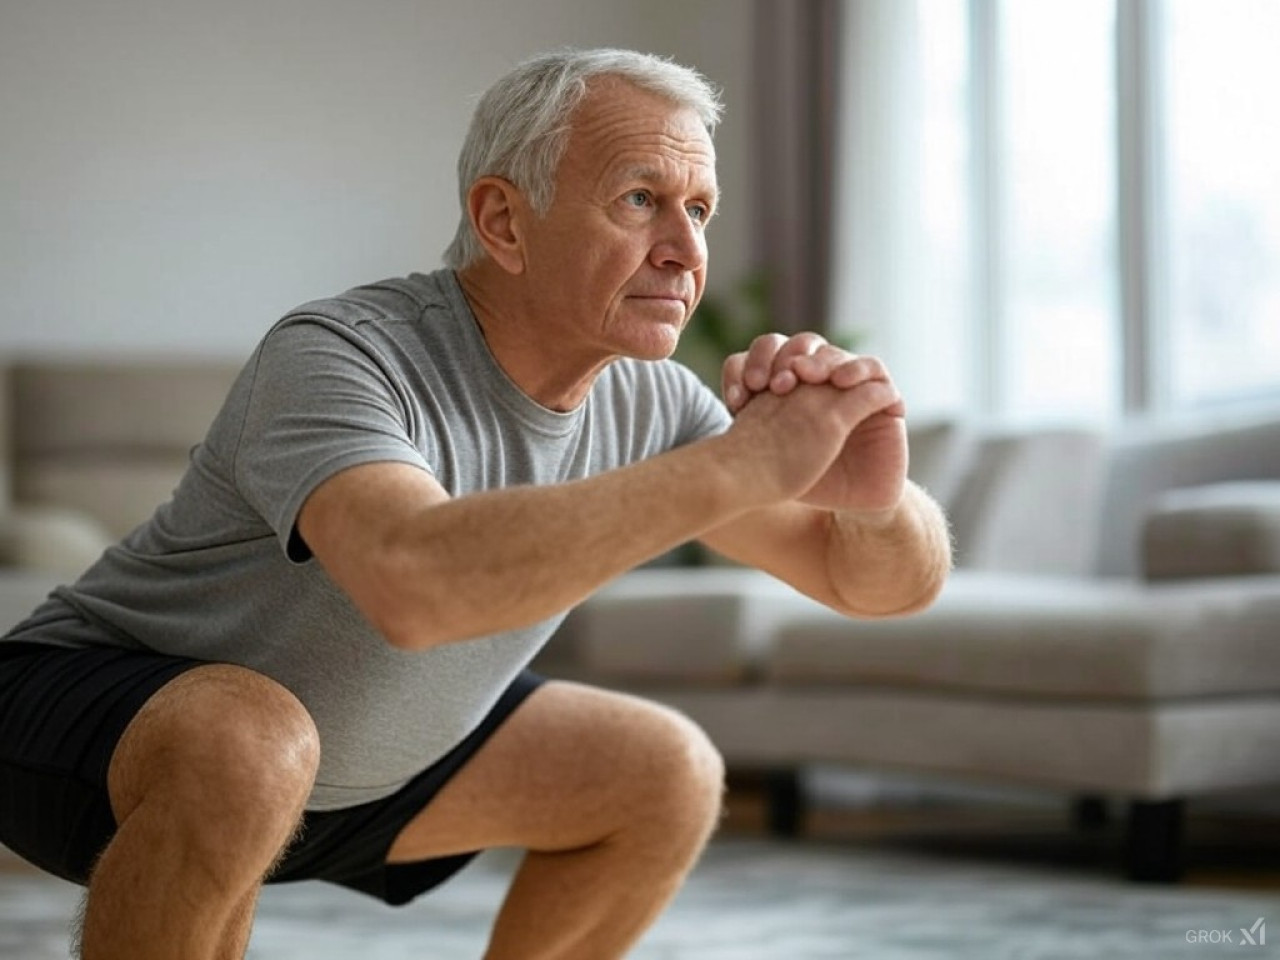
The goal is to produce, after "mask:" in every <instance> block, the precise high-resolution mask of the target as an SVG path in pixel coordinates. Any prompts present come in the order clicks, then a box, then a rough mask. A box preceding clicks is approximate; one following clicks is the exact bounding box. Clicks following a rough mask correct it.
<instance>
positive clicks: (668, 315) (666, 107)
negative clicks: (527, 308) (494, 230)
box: [525, 79, 717, 360]
mask: <svg viewBox="0 0 1280 960" xmlns="http://www.w3.org/2000/svg"><path fill="white" fill-rule="evenodd" d="M716 192H717V188H716V175H715V151H714V149H713V147H712V144H711V138H710V136H709V135H708V134H707V131H706V128H705V127H703V125H702V122H701V120H699V118H698V115H697V113H695V112H694V111H692V110H689V109H682V108H678V107H675V106H673V105H672V104H671V103H669V102H668V101H666V100H663V99H662V98H660V97H658V96H655V95H654V94H650V93H646V92H644V91H641V90H639V89H637V88H635V87H633V86H630V85H629V84H626V83H623V82H620V81H617V80H613V79H606V80H604V81H601V82H598V83H597V85H596V86H595V87H594V88H593V90H592V91H591V92H590V93H588V95H587V98H586V99H585V100H584V101H583V103H582V105H581V106H580V107H579V108H578V110H577V112H576V113H575V114H574V117H573V132H572V133H571V135H570V138H569V143H568V146H567V148H566V150H565V154H564V158H563V159H562V161H561V163H560V168H559V170H558V171H557V175H556V191H555V198H554V200H553V201H552V204H551V208H550V210H548V211H547V213H546V215H545V216H543V217H541V218H538V219H536V220H535V221H534V222H533V223H532V224H531V225H530V227H529V230H528V235H527V237H526V240H527V243H526V247H525V250H526V261H525V262H526V268H527V270H528V277H527V279H528V281H529V284H530V290H531V293H532V294H533V296H534V297H535V298H536V307H537V309H538V310H539V312H540V313H541V314H542V315H543V316H544V317H546V318H547V320H548V322H549V323H551V324H553V325H554V329H555V330H556V331H557V332H559V333H561V334H563V335H564V336H567V337H570V338H573V345H574V346H576V347H578V348H579V349H581V350H583V351H584V353H586V354H590V355H595V356H597V357H601V358H603V357H612V356H619V355H621V356H631V357H638V358H641V359H649V360H655V359H660V358H662V357H666V356H669V355H670V354H671V352H672V351H673V350H674V349H675V347H676V343H677V341H678V340H679V336H680V331H681V330H682V329H683V327H684V325H685V323H686V322H687V321H688V319H689V317H690V315H691V314H692V313H693V308H694V307H695V306H696V305H697V303H698V299H699V298H700V297H701V296H702V289H703V285H704V283H705V279H706V267H707V246H706V237H705V235H704V230H705V228H706V223H707V220H708V219H710V217H711V214H712V211H713V210H714V207H715V202H716ZM564 346H565V347H566V348H569V347H570V343H569V342H566V343H565V344H564Z"/></svg>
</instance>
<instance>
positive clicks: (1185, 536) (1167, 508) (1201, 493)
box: [1142, 480, 1280, 580]
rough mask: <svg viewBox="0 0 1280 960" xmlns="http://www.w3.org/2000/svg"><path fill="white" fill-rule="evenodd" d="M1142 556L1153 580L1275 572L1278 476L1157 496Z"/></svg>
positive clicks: (1279, 548) (1279, 538)
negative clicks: (1275, 478) (1272, 479)
mask: <svg viewBox="0 0 1280 960" xmlns="http://www.w3.org/2000/svg"><path fill="white" fill-rule="evenodd" d="M1142 555H1143V569H1144V571H1145V573H1146V575H1147V577H1148V578H1149V579H1153V580H1160V579H1168V578H1177V577H1221V576H1237V575H1242V574H1253V573H1280V480H1276V481H1271V482H1266V481H1254V482H1243V481H1242V482H1238V483H1215V484H1206V485H1204V486H1200V487H1189V488H1183V489H1177V490H1170V491H1168V492H1167V493H1164V494H1162V495H1161V496H1160V497H1158V498H1157V500H1156V502H1155V504H1154V506H1153V507H1152V509H1151V511H1150V512H1149V513H1148V515H1147V518H1146V522H1145V523H1144V525H1143V530H1142Z"/></svg>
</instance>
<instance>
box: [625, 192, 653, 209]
mask: <svg viewBox="0 0 1280 960" xmlns="http://www.w3.org/2000/svg"><path fill="white" fill-rule="evenodd" d="M626 202H627V203H629V204H630V205H631V206H633V207H647V206H648V205H649V194H648V193H647V192H646V191H644V190H632V191H631V192H630V193H628V194H627V197H626Z"/></svg>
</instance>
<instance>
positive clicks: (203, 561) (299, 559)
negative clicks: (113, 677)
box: [37, 271, 729, 810]
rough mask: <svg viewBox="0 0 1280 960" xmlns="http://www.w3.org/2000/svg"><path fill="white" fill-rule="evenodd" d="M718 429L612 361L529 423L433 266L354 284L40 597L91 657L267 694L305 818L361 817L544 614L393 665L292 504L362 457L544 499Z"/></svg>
mask: <svg viewBox="0 0 1280 960" xmlns="http://www.w3.org/2000/svg"><path fill="white" fill-rule="evenodd" d="M728 423H729V415H728V413H727V411H726V410H725V408H724V406H723V405H722V404H721V403H720V401H719V400H718V399H717V398H716V397H715V395H714V394H713V393H712V392H711V391H710V390H708V389H707V388H706V387H705V386H704V385H703V384H702V383H701V382H700V381H699V380H698V379H697V378H696V377H695V376H694V375H693V374H692V373H691V372H689V371H688V370H687V369H685V368H684V367H682V366H680V365H679V364H677V363H674V362H671V361H662V362H657V363H647V362H640V361H635V360H627V359H623V360H619V361H617V362H615V363H613V364H611V365H610V366H609V367H608V368H607V369H605V370H604V372H603V373H602V374H601V375H600V377H599V379H598V380H597V381H596V383H595V384H594V386H593V388H592V390H591V393H590V395H589V396H588V397H587V399H586V400H585V401H584V402H583V403H582V404H581V405H580V406H579V407H578V408H577V409H575V410H573V411H570V412H568V413H558V412H555V411H552V410H548V409H546V408H544V407H542V406H540V405H538V404H537V403H535V402H534V401H533V400H531V399H530V398H529V397H527V396H526V395H525V394H524V393H522V392H521V391H520V390H519V388H517V387H516V386H515V385H514V384H513V383H512V382H511V381H510V380H509V379H508V378H507V377H506V375H505V374H504V373H503V372H502V370H501V368H500V367H499V366H498V364H497V362H496V361H495V360H494V358H493V356H492V355H491V354H490V353H489V350H488V348H487V346H486V344H485V341H484V337H483V335H482V333H481V332H480V329H479V327H478V326H477V324H476V321H475V319H474V317H473V315H472V313H471V310H470V308H469V306H468V304H467V302H466V300H465V298H464V297H463V294H462V290H461V288H460V287H459V285H458V282H457V279H456V278H455V276H454V274H453V273H452V272H451V271H438V272H436V273H433V274H430V275H422V274H414V275H412V276H410V277H408V278H404V279H396V280H389V281H385V282H382V283H378V284H374V285H371V286H367V287H360V288H357V289H355V290H352V291H349V292H348V293H346V294H343V295H342V296H339V297H336V298H333V299H329V300H323V301H318V302H315V303H310V304H306V305H304V306H302V307H300V308H298V309H297V310H295V311H293V312H292V313H290V314H289V315H288V316H286V317H285V318H284V319H283V320H281V321H280V322H279V323H278V324H277V325H276V326H275V327H273V328H272V330H271V331H270V332H269V333H268V334H267V336H266V337H265V338H264V339H263V341H262V343H261V344H260V345H259V347H258V349H257V350H256V351H255V353H254V354H253V356H252V357H251V358H250V360H249V362H248V364H247V365H246V367H245V369H244V371H243V372H242V373H241V375H240V376H239V378H238V380H237V381H236V383H235V385H234V387H233V388H232V390H231V393H230V394H229V396H228V398H227V401H226V403H225V405H224V406H223V408H222V410H221V412H220V413H219V414H218V416H217V418H216V420H215V421H214V423H213V425H212V427H211V428H210V430H209V433H208V436H207V437H206V439H205V441H204V443H202V444H200V445H199V446H197V447H196V448H195V449H194V450H193V452H192V458H191V465H190V467H189V469H188V470H187V472H186V474H185V475H184V477H183V479H182V481H181V483H180V484H179V486H178V488H177V490H176V491H175V492H174V494H173V497H172V499H171V500H169V501H168V502H167V503H165V504H163V505H162V506H160V507H159V508H158V509H157V510H156V512H155V514H154V516H152V518H151V519H150V520H149V521H148V522H146V523H145V524H143V525H142V526H140V527H139V528H138V529H136V530H135V531H133V533H131V534H130V535H129V536H128V537H127V538H126V539H125V540H124V541H123V542H122V543H121V544H119V545H117V546H115V547H112V548H111V549H110V550H108V551H107V552H106V553H105V554H104V556H103V557H102V559H101V560H99V561H98V563H97V564H95V565H94V566H93V567H92V568H90V569H89V570H88V571H87V572H86V573H85V574H84V576H83V577H82V578H81V579H80V580H79V581H78V582H77V583H76V584H75V585H74V586H71V587H68V588H64V589H62V590H61V591H59V593H58V597H59V598H60V599H61V600H62V601H64V602H65V603H67V604H69V605H70V606H72V607H74V608H75V610H76V611H78V612H79V614H80V615H81V616H82V617H84V618H86V619H88V620H90V621H91V622H93V623H94V624H96V625H97V626H98V627H100V628H101V629H102V633H103V634H104V635H105V636H108V637H110V641H111V642H114V643H118V644H120V645H123V646H136V647H141V648H146V649H151V650H157V651H163V652H166V653H172V654H178V655H182V656H191V657H198V658H200V659H208V660H218V661H225V662H230V663H236V664H241V665H243V666H246V667H250V668H252V669H255V670H258V671H261V672H262V673H264V674H266V675H267V676H270V677H273V678H274V679H276V680H277V681H279V682H280V683H282V684H283V685H284V686H285V687H287V688H288V689H290V690H291V691H293V693H294V694H296V695H297V696H298V697H299V699H300V700H301V701H302V702H303V703H304V704H305V705H306V707H307V708H308V710H309V711H310V712H311V715H312V717H313V718H314V720H315V723H316V725H317V727H318V729H319V732H320V741H321V761H320V770H319V773H318V776H317V781H316V786H315V789H314V791H313V793H312V795H311V798H310V801H309V803H308V807H309V808H310V809H313V810H326V809H336V808H340V807H346V806H352V805H354V804H358V803H364V802H367V801H370V800H375V799H378V798H381V797H383V796H386V795H388V794H390V793H393V792H394V791H395V790H396V789H398V788H399V787H400V786H402V785H403V784H404V783H405V782H406V781H407V780H408V779H409V778H410V777H412V776H413V775H414V774H416V773H418V772H419V771H421V770H422V769H423V768H425V767H426V766H428V765H430V764H431V763H433V762H434V761H436V760H438V759H439V758H440V757H441V756H443V755H444V754H445V753H446V752H448V750H449V749H450V748H451V747H453V746H454V745H455V744H456V743H458V742H459V741H460V740H461V739H462V738H463V737H464V736H466V734H467V733H468V732H470V731H471V730H472V729H473V728H474V727H475V726H476V725H477V724H478V723H479V722H480V720H481V718H482V717H483V716H484V715H485V713H486V712H487V711H488V710H489V709H490V707H491V706H492V705H493V704H494V702H495V701H496V700H497V698H498V696H499V695H500V694H501V692H502V691H503V690H504V689H505V687H506V686H507V685H508V683H510V681H511V680H512V679H513V678H514V677H515V676H516V674H517V673H518V672H519V671H520V670H521V669H522V668H523V667H524V666H525V665H526V664H527V663H528V662H529V660H530V659H531V658H532V657H533V655H534V654H535V653H536V652H537V651H538V649H539V648H540V647H541V646H542V644H543V643H544V642H545V641H546V640H547V638H548V637H549V636H550V635H551V633H552V632H553V631H554V629H555V627H556V626H557V625H558V624H559V622H560V620H561V619H562V617H563V615H560V616H557V617H553V618H552V619H550V620H546V621H543V622H541V623H537V624H533V625H531V626H529V627H525V628H522V629H519V630H511V631H507V632H504V633H498V634H493V635H490V636H485V637H481V638H478V639H474V640H468V641H464V642H460V643H452V644H447V645H444V646H440V647H436V648H433V649H430V650H426V651H415V652H410V651H404V650H400V649H397V648H395V647H393V646H391V645H390V644H389V643H387V642H386V640H385V639H384V638H383V637H382V636H381V635H380V634H378V633H377V632H376V631H375V630H374V629H373V628H372V626H371V625H370V624H369V623H368V621H366V620H365V619H364V617H363V616H362V615H361V614H360V613H359V612H358V611H357V610H356V609H355V607H354V606H353V605H352V604H351V602H350V601H349V600H348V599H347V597H346V595H345V594H343V593H342V592H341V591H340V590H339V589H338V588H337V587H336V586H335V584H334V583H333V582H332V581H331V580H330V579H329V578H328V576H327V575H326V574H325V572H324V571H323V570H322V569H321V567H320V565H319V564H318V563H316V562H314V561H313V560H312V559H311V557H310V555H309V552H308V550H307V548H306V545H305V544H304V543H303V542H302V541H301V540H300V539H299V538H298V536H297V534H296V532H295V529H294V524H295V521H296V519H297V515H298V511H299V510H300V508H301V507H302V504H303V502H304V501H305V500H306V498H307V496H308V495H309V494H310V493H311V492H312V491H313V490H314V489H315V488H316V487H317V486H318V485H319V484H320V483H322V482H323V481H324V480H325V479H327V478H328V477H331V476H333V475H334V474H335V473H337V472H338V471H340V470H343V469H345V468H348V467H352V466H354V465H356V464H361V463H370V462H374V461H400V462H403V463H408V464H412V465H414V466H417V467H420V468H422V469H424V470H428V471H430V472H431V473H432V474H433V475H434V476H435V477H436V479H437V480H438V481H439V482H440V484H441V485H442V486H443V487H444V488H445V490H447V491H448V492H449V494H450V495H451V496H454V497H459V496H465V495H466V494H469V493H473V492H476V491H480V490H490V489H495V488H500V487H508V486H513V485H516V484H554V483H561V482H564V481H568V480H572V479H576V478H581V477H585V476H589V475H592V474H597V473H600V472H602V471H605V470H610V469H613V468H616V467H620V466H623V465H625V464H628V463H632V462H634V461H637V460H641V459H643V458H645V457H649V456H652V455H654V454H657V453H661V452H663V451H665V450H670V449H672V448H673V447H677V446H679V445H681V444H684V443H688V442H690V441H693V440H697V439H699V438H702V437H705V436H709V435H712V434H715V433H719V432H721V431H723V430H724V429H725V428H726V427H727V426H728ZM495 548H496V549H501V547H500V545H498V546H496V547H495ZM55 603H56V601H55ZM37 619H39V618H38V617H37Z"/></svg>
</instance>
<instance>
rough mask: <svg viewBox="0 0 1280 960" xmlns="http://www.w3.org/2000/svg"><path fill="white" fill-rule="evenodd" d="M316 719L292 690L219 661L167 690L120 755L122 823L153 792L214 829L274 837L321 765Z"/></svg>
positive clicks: (115, 786)
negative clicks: (312, 717) (217, 663)
mask: <svg viewBox="0 0 1280 960" xmlns="http://www.w3.org/2000/svg"><path fill="white" fill-rule="evenodd" d="M319 757H320V747H319V738H318V736H317V734H316V728H315V724H314V722H313V721H312V719H311V717H310V715H309V714H308V713H307V711H306V709H305V708H304V707H303V706H302V704H301V703H300V702H299V701H298V700H297V698H296V697H294V696H293V695H292V694H291V693H290V692H289V691H288V690H286V689H285V688H284V687H282V686H280V685H279V684H278V683H276V682H275V681H273V680H270V679H268V678H266V677H264V676H262V675H260V674H257V673H255V672H253V671H250V670H246V669H243V668H240V667H234V666H229V665H210V666H206V667H199V668H196V669H195V670H192V671H189V672H188V673H185V674H183V675H181V676H179V677H178V678H176V679H175V680H174V681H172V682H171V683H170V684H169V685H167V686H166V687H164V688H162V689H161V690H160V691H159V692H158V693H157V694H156V695H155V696H154V697H152V699H151V700H150V701H148V703H147V704H146V705H144V707H143V708H142V710H141V711H139V713H138V715H137V716H136V717H135V718H134V721H133V723H132V724H131V725H130V727H129V728H128V729H127V730H126V731H125V735H124V736H123V737H122V738H121V742H120V745H119V747H118V748H117V750H116V756H115V757H113V758H112V762H111V771H110V777H109V787H110V792H111V801H112V807H113V809H114V810H115V813H116V819H117V821H123V820H125V819H126V818H127V817H128V816H129V815H130V813H132V812H133V811H134V810H135V809H136V808H137V807H138V806H139V805H140V804H141V803H143V802H145V800H146V799H147V798H148V797H154V798H161V797H162V798H163V799H164V801H165V803H166V805H167V806H168V808H169V809H171V810H175V811H177V810H183V811H186V810H189V811H191V813H192V818H191V819H192V820H193V822H198V823H199V824H200V825H201V827H202V830H203V831H204V832H206V833H221V832H223V830H222V828H224V827H225V828H226V829H227V830H231V831H233V832H235V833H237V834H238V835H239V836H241V837H243V838H244V839H245V840H246V841H249V842H252V841H253V840H254V839H255V838H256V837H257V835H262V836H263V842H264V843H268V844H269V843H270V839H269V838H270V837H271V836H272V835H274V834H276V833H280V832H281V831H289V830H291V829H292V824H293V823H294V821H296V820H297V818H298V816H299V815H300V814H301V810H302V807H303V804H304V803H305V801H306V798H307V796H308V795H309V793H310V790H311V786H312V784H313V782H314V779H315V772H316V768H317V766H318V764H319Z"/></svg>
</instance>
